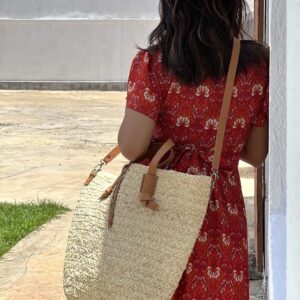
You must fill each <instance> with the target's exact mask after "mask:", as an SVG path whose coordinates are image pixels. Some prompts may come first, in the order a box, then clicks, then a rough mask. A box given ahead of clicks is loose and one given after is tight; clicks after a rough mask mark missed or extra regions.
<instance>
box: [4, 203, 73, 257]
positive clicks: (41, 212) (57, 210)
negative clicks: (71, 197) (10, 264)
mask: <svg viewBox="0 0 300 300" xmlns="http://www.w3.org/2000/svg"><path fill="white" fill-rule="evenodd" d="M69 210H70V209H69V208H67V207H65V206H63V205H62V204H59V203H55V202H52V201H50V200H49V199H42V200H39V201H37V202H30V203H19V204H17V203H5V202H0V256H2V255H3V254H4V253H6V252H7V251H8V250H9V249H11V248H12V247H13V246H14V245H16V244H17V243H18V241H20V240H21V239H22V238H24V237H25V236H26V235H28V234H29V233H30V232H32V231H34V230H35V229H37V228H38V227H40V226H41V225H42V224H44V223H46V222H47V221H49V220H51V219H52V218H54V217H56V216H59V215H61V214H62V213H64V212H66V211H69Z"/></svg>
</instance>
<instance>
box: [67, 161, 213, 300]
mask: <svg viewBox="0 0 300 300" xmlns="http://www.w3.org/2000/svg"><path fill="white" fill-rule="evenodd" d="M147 170H148V167H147V166H145V165H142V164H138V163H132V164H131V165H130V166H129V168H128V170H127V171H126V176H125V177H124V179H123V180H122V182H121V185H120V189H119V191H118V194H117V202H116V206H115V212H114V219H113V225H112V227H111V228H109V229H108V227H107V221H108V212H109V207H110V202H111V198H112V197H111V195H110V196H109V197H108V198H106V199H103V200H99V199H98V198H99V196H100V195H101V194H102V193H103V191H104V190H105V189H106V188H107V187H108V186H109V185H111V184H112V183H113V182H114V180H115V179H116V176H114V175H112V174H110V173H108V172H106V171H103V170H101V171H100V172H99V173H98V174H97V176H96V177H95V178H94V179H93V181H92V182H91V183H90V184H89V185H88V186H84V187H83V188H82V190H81V193H80V197H79V200H78V203H77V206H76V208H75V211H74V216H73V220H72V223H71V227H70V231H69V236H68V242H67V250H66V255H65V262H64V270H63V271H64V282H63V285H64V291H65V295H66V297H67V299H82V300H85V299H89V300H92V299H97V300H102V299H103V300H129V299H130V300H143V299H145V300H169V299H171V297H172V295H173V293H174V292H175V289H176V288H177V286H178V283H179V281H180V278H181V276H182V273H183V271H184V270H185V268H186V264H187V261H188V259H189V256H190V254H191V252H192V250H193V247H194V244H195V241H196V239H197V237H198V233H199V230H200V228H201V225H202V223H203V220H204V217H205V214H206V210H207V207H208V201H209V198H210V191H211V181H212V178H211V177H210V176H205V175H200V176H199V175H191V174H187V173H182V172H177V171H175V170H164V169H157V176H158V182H157V186H156V190H155V195H154V197H155V199H156V201H157V203H158V204H159V211H152V210H150V209H149V208H147V207H144V206H142V205H141V203H140V201H138V194H139V191H140V186H141V181H142V177H143V174H145V173H146V172H147ZM179 187H180V188H179ZM182 187H184V188H182Z"/></svg>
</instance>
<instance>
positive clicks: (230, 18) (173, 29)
mask: <svg viewBox="0 0 300 300" xmlns="http://www.w3.org/2000/svg"><path fill="white" fill-rule="evenodd" d="M247 8H248V6H247V3H246V0H160V2H159V13H160V22H159V24H158V26H157V27H156V28H155V29H154V30H153V31H152V32H151V34H150V35H149V37H148V43H149V45H148V47H147V48H146V49H144V48H141V47H139V46H137V48H138V49H140V50H146V51H148V53H149V54H153V53H155V52H156V51H159V50H160V51H161V53H162V64H163V66H164V67H165V69H166V70H167V71H168V72H170V73H171V74H175V75H176V77H177V78H178V80H179V81H181V82H183V83H185V84H188V85H197V84H200V83H202V82H203V81H204V80H205V79H206V78H207V77H211V78H212V79H213V80H214V82H216V81H217V80H218V79H219V78H220V77H222V76H224V75H226V74H227V71H228V67H229V62H230V57H231V51H232V36H236V37H238V38H239V39H240V40H241V53H240V58H239V65H238V70H237V72H238V73H239V72H241V71H243V70H245V69H246V68H247V67H248V65H249V64H253V65H257V66H258V65H260V64H261V63H263V62H268V59H269V47H268V46H267V45H266V44H264V43H259V42H257V41H255V40H253V39H252V38H251V37H250V36H249V35H248V34H247V33H246V32H245V30H244V28H243V26H244V23H243V22H244V21H245V20H246V15H247ZM244 34H246V35H247V36H248V37H249V39H248V40H242V39H243V38H244Z"/></svg>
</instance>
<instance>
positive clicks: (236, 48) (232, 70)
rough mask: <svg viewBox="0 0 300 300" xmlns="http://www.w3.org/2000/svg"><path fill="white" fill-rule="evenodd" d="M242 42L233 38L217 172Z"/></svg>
mask: <svg viewBox="0 0 300 300" xmlns="http://www.w3.org/2000/svg"><path fill="white" fill-rule="evenodd" d="M240 47H241V44H240V40H239V39H237V38H236V37H233V48H232V53H231V60H230V65H229V70H228V74H227V79H226V87H225V92H224V97H223V102H222V107H221V112H220V118H219V125H218V131H217V136H216V144H215V149H214V158H213V163H212V167H213V169H215V170H218V169H219V165H220V160H221V153H222V148H223V141H224V134H225V127H226V123H227V117H228V112H229V107H230V100H231V98H232V93H233V86H234V81H235V77H236V71H237V65H238V60H239V54H240Z"/></svg>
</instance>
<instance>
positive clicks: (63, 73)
mask: <svg viewBox="0 0 300 300" xmlns="http://www.w3.org/2000/svg"><path fill="white" fill-rule="evenodd" d="M20 3H23V2H20V1H19V0H0V37H1V47H0V82H2V86H3V82H16V84H17V83H19V84H20V82H68V83H72V82H73V83H74V82H75V83H77V82H84V83H87V82H88V83H89V82H116V83H118V82H126V81H127V79H128V72H129V67H130V63H131V61H132V59H133V56H134V54H135V53H136V51H137V49H136V47H135V44H138V45H139V46H142V47H144V46H146V44H147V38H148V35H149V34H150V32H151V31H152V30H153V29H154V28H155V26H156V25H157V23H158V21H159V20H158V17H159V15H158V3H159V0H155V1H146V0H144V1H142V0H128V1H120V0H110V1H105V0H85V1H81V0H52V1H49V0H26V2H24V5H23V4H20ZM0 87H1V85H0Z"/></svg>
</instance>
